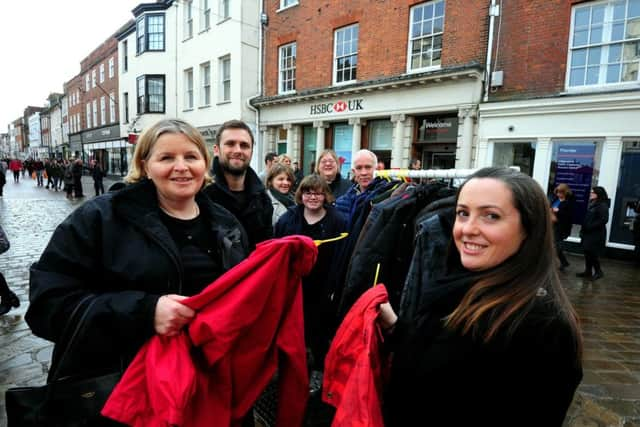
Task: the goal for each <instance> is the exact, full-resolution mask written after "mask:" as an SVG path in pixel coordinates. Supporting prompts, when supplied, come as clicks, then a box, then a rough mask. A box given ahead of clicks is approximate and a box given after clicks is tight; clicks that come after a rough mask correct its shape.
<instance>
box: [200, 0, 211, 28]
mask: <svg viewBox="0 0 640 427" xmlns="http://www.w3.org/2000/svg"><path fill="white" fill-rule="evenodd" d="M209 28H211V0H200V31H206V30H208V29H209Z"/></svg>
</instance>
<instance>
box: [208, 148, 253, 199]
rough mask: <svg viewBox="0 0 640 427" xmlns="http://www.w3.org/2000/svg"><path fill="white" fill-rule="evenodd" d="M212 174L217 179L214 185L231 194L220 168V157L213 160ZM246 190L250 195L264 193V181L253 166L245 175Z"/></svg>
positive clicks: (248, 168)
mask: <svg viewBox="0 0 640 427" xmlns="http://www.w3.org/2000/svg"><path fill="white" fill-rule="evenodd" d="M211 172H212V175H213V177H214V179H215V183H214V185H215V186H217V187H219V188H220V189H222V190H223V191H224V192H226V193H228V194H231V190H229V185H228V184H227V179H226V178H225V176H224V172H223V170H222V166H220V161H219V159H218V156H215V157H214V158H213V165H212V167H211ZM244 190H245V191H246V192H247V193H248V194H257V193H260V192H261V191H264V185H263V184H262V181H261V180H260V178H259V177H258V174H257V173H256V172H255V171H254V170H253V169H252V168H251V166H249V167H247V171H246V173H245V175H244Z"/></svg>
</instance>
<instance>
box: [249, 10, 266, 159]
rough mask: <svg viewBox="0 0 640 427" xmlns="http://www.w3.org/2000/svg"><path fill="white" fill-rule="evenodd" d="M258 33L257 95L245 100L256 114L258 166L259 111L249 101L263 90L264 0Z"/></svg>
mask: <svg viewBox="0 0 640 427" xmlns="http://www.w3.org/2000/svg"><path fill="white" fill-rule="evenodd" d="M259 16H260V31H259V33H258V93H257V94H256V95H254V96H250V97H249V98H247V108H249V109H250V110H251V111H253V112H254V113H255V114H256V134H255V138H256V142H259V143H260V149H259V150H257V151H258V156H257V157H258V159H257V163H258V164H260V162H261V160H262V158H263V157H264V144H263V141H262V133H261V132H260V110H259V109H258V108H256V107H254V106H253V105H251V101H253V100H254V99H256V98H258V97H260V96H262V88H263V82H262V80H263V76H262V67H264V58H263V56H264V49H263V47H262V44H263V40H264V39H263V31H264V25H266V24H265V20H264V16H265V15H264V0H261V1H260V15H259Z"/></svg>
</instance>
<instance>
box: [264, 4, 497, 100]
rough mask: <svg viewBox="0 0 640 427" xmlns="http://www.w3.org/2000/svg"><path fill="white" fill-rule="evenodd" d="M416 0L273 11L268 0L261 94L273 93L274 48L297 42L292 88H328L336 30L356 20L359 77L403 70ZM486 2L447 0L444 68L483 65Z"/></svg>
mask: <svg viewBox="0 0 640 427" xmlns="http://www.w3.org/2000/svg"><path fill="white" fill-rule="evenodd" d="M420 3H423V2H419V1H415V0H387V1H382V0H350V1H342V0H325V1H317V0H301V1H300V4H299V5H298V6H294V7H291V8H289V9H286V10H283V11H281V12H278V13H276V11H277V10H278V8H279V7H280V0H267V1H266V4H265V7H266V10H265V12H266V13H267V14H268V17H269V23H268V26H267V27H266V31H265V76H264V78H265V95H267V96H273V95H276V94H277V89H278V88H277V85H278V47H279V46H281V45H283V44H286V43H289V42H293V41H296V42H297V66H296V90H297V91H303V90H307V89H314V88H321V87H327V86H331V84H332V71H333V32H334V30H336V29H338V28H340V27H343V26H346V25H350V24H354V23H358V24H359V41H358V71H357V72H358V75H357V80H358V81H366V80H371V79H378V78H384V77H392V76H397V75H402V74H405V73H406V64H407V43H408V37H409V15H410V7H411V6H413V5H414V4H420ZM488 7H489V1H488V0H447V1H446V3H445V24H444V37H443V52H442V67H443V68H446V67H450V66H457V65H465V64H471V63H474V62H477V63H480V64H483V63H484V58H485V55H486V50H487V26H488V17H487V15H488Z"/></svg>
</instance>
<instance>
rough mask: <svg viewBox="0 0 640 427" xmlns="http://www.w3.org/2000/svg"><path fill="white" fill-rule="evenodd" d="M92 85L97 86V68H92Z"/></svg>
mask: <svg viewBox="0 0 640 427" xmlns="http://www.w3.org/2000/svg"><path fill="white" fill-rule="evenodd" d="M91 87H92V88H94V87H96V69H95V68H94V69H93V70H91Z"/></svg>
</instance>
